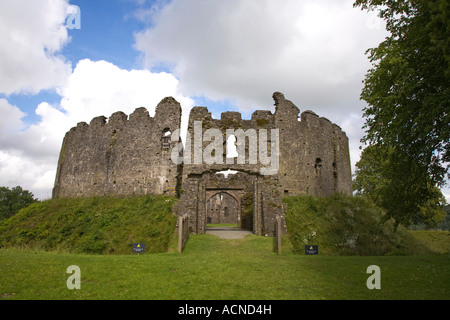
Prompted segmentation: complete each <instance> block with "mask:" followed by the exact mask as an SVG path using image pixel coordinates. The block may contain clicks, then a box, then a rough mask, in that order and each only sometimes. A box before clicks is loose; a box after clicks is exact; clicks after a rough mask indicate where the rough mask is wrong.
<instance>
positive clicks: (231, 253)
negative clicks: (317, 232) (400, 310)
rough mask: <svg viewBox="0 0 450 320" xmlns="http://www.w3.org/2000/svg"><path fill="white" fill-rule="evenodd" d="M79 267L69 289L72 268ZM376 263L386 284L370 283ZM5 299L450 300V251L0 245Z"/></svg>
mask: <svg viewBox="0 0 450 320" xmlns="http://www.w3.org/2000/svg"><path fill="white" fill-rule="evenodd" d="M70 265H77V266H79V267H80V270H81V289H80V290H69V289H68V288H67V286H66V281H67V279H68V277H69V274H67V273H66V269H67V267H68V266H70ZM370 265H378V266H379V267H380V270H381V289H380V290H369V289H368V288H367V286H366V281H367V278H368V277H369V276H370V275H369V274H367V273H366V271H367V267H368V266H370ZM0 274H2V277H1V278H0V299H176V300H179V299H180V300H184V299H188V300H191V299H192V300H198V299H206V300H209V299H220V300H223V299H245V300H247V299H250V300H265V299H275V300H290V299H292V300H303V299H361V300H366V299H367V300H369V299H370V300H372V299H385V300H390V299H401V300H403V299H420V300H422V299H442V300H448V299H450V255H448V254H447V255H420V256H377V257H370V256H365V257H362V256H322V255H319V256H304V255H298V254H293V253H292V252H291V251H290V250H283V254H282V255H277V254H275V253H273V251H272V239H271V238H265V237H259V236H254V235H250V236H247V237H246V238H245V239H238V240H225V239H219V238H217V237H214V236H212V235H206V234H205V235H190V237H189V240H188V242H187V246H186V248H185V250H184V252H183V253H182V254H177V253H176V252H167V253H158V254H144V255H140V256H137V255H86V254H64V253H49V252H41V251H24V250H17V249H0Z"/></svg>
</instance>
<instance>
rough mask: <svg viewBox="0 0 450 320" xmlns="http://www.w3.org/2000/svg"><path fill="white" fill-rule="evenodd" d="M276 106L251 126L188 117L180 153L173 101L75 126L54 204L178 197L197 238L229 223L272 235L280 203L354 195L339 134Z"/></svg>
mask: <svg viewBox="0 0 450 320" xmlns="http://www.w3.org/2000/svg"><path fill="white" fill-rule="evenodd" d="M273 98H274V101H275V112H274V113H272V112H270V111H263V110H258V111H255V112H254V113H253V114H252V116H251V119H250V120H244V119H242V118H241V114H240V113H238V112H224V113H222V115H221V119H213V118H212V116H211V113H210V112H209V111H208V109H207V108H206V107H194V108H192V110H191V111H190V115H189V123H188V130H187V139H186V141H184V144H181V141H180V139H179V130H177V129H179V128H180V121H181V107H180V105H179V103H178V102H177V101H175V100H174V99H173V98H165V99H163V100H162V101H161V102H160V103H159V105H158V106H157V108H156V113H155V117H154V118H152V117H150V116H149V114H148V112H147V111H146V110H145V109H144V108H139V109H136V111H135V112H134V113H132V114H131V115H130V116H129V117H127V115H125V114H124V113H122V112H116V113H114V114H113V115H111V117H110V118H109V119H106V118H105V117H97V118H94V119H93V120H92V121H91V123H90V124H89V125H88V124H86V123H79V124H78V125H77V126H76V127H75V128H72V129H71V130H70V131H69V132H68V133H67V134H66V136H65V138H64V141H63V145H62V148H61V153H60V158H59V162H58V169H57V175H56V181H55V187H54V190H53V197H85V196H93V195H99V196H101V195H110V196H130V195H145V194H159V195H161V194H166V195H172V196H178V197H179V198H180V205H179V208H180V209H179V210H180V212H179V214H188V216H189V220H190V224H189V225H190V227H191V230H192V231H193V232H196V233H203V232H205V229H206V225H207V223H224V222H226V223H236V224H237V225H239V226H240V227H242V228H245V229H250V230H252V231H253V232H254V233H255V234H260V235H273V234H274V230H275V217H276V215H280V216H283V204H282V197H283V196H287V195H300V194H312V195H315V196H329V195H332V194H334V193H336V192H341V193H345V194H351V192H352V185H351V184H352V181H351V168H350V156H349V148H348V138H347V136H346V134H345V133H344V132H343V131H342V130H341V128H339V127H338V126H337V125H335V124H333V123H332V122H330V121H329V120H328V119H325V118H322V117H319V116H318V115H316V114H315V113H314V112H312V111H304V112H303V113H301V114H300V110H299V109H298V108H297V107H296V106H295V105H294V104H293V103H292V102H291V101H289V100H287V99H285V97H284V95H283V94H281V93H279V92H276V93H274V94H273ZM230 139H234V141H235V142H234V145H236V151H237V154H235V155H230V154H229V153H228V151H227V150H228V148H227V147H228V141H230ZM228 170H232V172H233V174H229V175H228V176H227V175H226V174H224V173H223V172H224V171H226V172H228Z"/></svg>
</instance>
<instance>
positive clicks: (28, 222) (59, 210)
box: [0, 196, 176, 254]
mask: <svg viewBox="0 0 450 320" xmlns="http://www.w3.org/2000/svg"><path fill="white" fill-rule="evenodd" d="M175 201H176V199H174V198H170V197H164V196H148V197H131V198H109V197H93V198H78V199H53V200H47V201H42V202H39V203H35V204H32V205H30V206H29V207H27V208H24V209H22V210H21V211H20V212H19V213H17V214H16V215H15V216H13V217H11V218H10V219H7V220H4V221H2V222H1V223H0V247H26V248H34V249H41V250H42V249H43V250H53V251H55V250H56V251H64V252H68V253H94V254H130V253H131V248H132V243H136V242H143V243H145V244H146V252H147V253H148V252H150V253H156V252H165V251H167V250H168V246H169V242H170V240H171V238H172V237H173V235H174V230H175V226H176V217H175V216H174V215H173V214H171V208H172V206H173V205H174V204H175Z"/></svg>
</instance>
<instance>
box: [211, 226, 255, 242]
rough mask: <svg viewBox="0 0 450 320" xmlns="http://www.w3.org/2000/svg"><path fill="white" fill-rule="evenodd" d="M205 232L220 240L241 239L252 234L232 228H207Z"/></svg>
mask: <svg viewBox="0 0 450 320" xmlns="http://www.w3.org/2000/svg"><path fill="white" fill-rule="evenodd" d="M205 232H206V233H207V234H212V235H214V236H217V237H219V238H222V239H242V238H244V237H245V236H246V235H248V234H253V232H251V231H247V230H242V229H236V228H234V227H207V228H206V230H205Z"/></svg>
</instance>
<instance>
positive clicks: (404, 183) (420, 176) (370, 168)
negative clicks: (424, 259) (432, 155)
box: [354, 145, 445, 227]
mask: <svg viewBox="0 0 450 320" xmlns="http://www.w3.org/2000/svg"><path fill="white" fill-rule="evenodd" d="M355 176H356V177H355V179H354V189H355V190H356V192H357V194H361V195H366V196H368V197H369V198H371V199H372V200H373V201H374V202H375V203H376V204H377V205H379V206H380V207H382V208H383V209H385V211H386V215H385V217H384V219H385V220H388V219H393V220H394V225H395V226H396V227H397V226H398V225H399V224H402V225H405V226H409V225H411V224H421V223H424V224H426V225H427V226H428V227H435V226H437V224H438V223H439V222H441V221H442V220H443V219H444V218H445V213H444V211H443V207H444V205H445V198H444V196H443V195H442V192H441V190H440V189H439V188H437V187H436V186H435V185H434V184H433V182H432V179H431V178H430V176H429V173H428V171H427V168H426V167H424V166H423V165H422V164H421V163H420V162H419V161H417V160H416V159H415V158H412V157H409V156H408V155H406V154H405V153H403V152H401V150H399V149H397V148H395V147H388V146H377V145H373V146H369V147H367V148H366V149H364V151H363V152H362V154H361V159H360V161H359V162H358V163H357V164H356V172H355Z"/></svg>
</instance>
